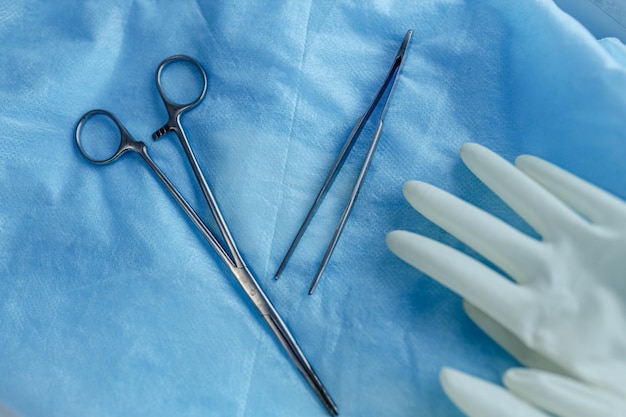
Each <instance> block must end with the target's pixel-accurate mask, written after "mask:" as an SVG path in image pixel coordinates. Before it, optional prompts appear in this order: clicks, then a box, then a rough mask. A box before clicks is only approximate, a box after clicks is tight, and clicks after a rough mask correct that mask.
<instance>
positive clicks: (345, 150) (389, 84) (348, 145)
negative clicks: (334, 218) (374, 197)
mask: <svg viewBox="0 0 626 417" xmlns="http://www.w3.org/2000/svg"><path fill="white" fill-rule="evenodd" d="M411 35H413V30H408V31H407V33H406V35H404V39H403V41H402V44H401V45H400V49H399V50H398V53H397V54H396V57H395V58H394V60H393V64H392V65H391V68H390V69H389V72H388V73H387V77H386V78H385V81H384V82H383V85H382V86H381V87H380V89H379V90H378V92H377V93H376V96H375V97H374V100H372V102H371V103H370V105H369V107H368V108H367V110H366V111H365V113H363V114H362V115H361V117H359V118H358V119H357V122H356V124H355V125H354V128H352V132H351V133H350V135H349V136H348V139H347V140H346V142H345V143H344V145H343V147H342V148H341V151H340V152H339V155H338V156H337V159H336V160H335V163H334V164H333V166H332V168H331V169H330V172H329V173H328V176H327V177H326V180H325V181H324V184H323V185H322V188H321V189H320V191H319V192H318V193H317V197H315V201H314V202H313V205H312V206H311V208H310V209H309V212H308V214H307V215H306V218H305V219H304V222H303V223H302V225H301V226H300V229H299V230H298V233H297V234H296V237H295V238H294V240H293V241H292V243H291V246H289V249H288V250H287V254H286V255H285V257H284V258H283V261H282V262H281V264H280V266H279V267H278V270H277V271H276V274H275V275H274V277H275V278H276V279H278V278H279V277H280V275H281V274H282V272H283V270H284V269H285V266H287V263H288V262H289V259H290V258H291V255H293V252H294V251H295V249H296V246H298V243H299V242H300V239H302V236H303V235H304V232H305V231H306V229H307V227H308V226H309V223H311V220H312V219H313V216H314V215H315V212H316V211H317V209H318V208H319V206H320V204H321V203H322V201H323V200H324V197H325V196H326V193H327V192H328V190H329V189H330V187H331V185H332V184H333V182H334V181H335V178H336V177H337V174H338V173H339V170H340V169H341V167H342V166H343V164H344V162H345V160H346V158H347V156H348V154H349V153H350V151H351V150H352V147H353V146H354V143H355V142H356V139H357V138H358V137H359V135H360V134H361V131H362V130H363V127H364V126H365V124H366V123H367V121H368V120H369V118H370V116H371V115H372V113H373V112H374V110H375V109H376V107H377V105H378V103H379V102H380V100H381V99H382V97H383V96H384V94H385V92H386V91H387V89H388V88H389V94H388V95H387V98H386V99H385V102H384V107H383V110H382V112H381V114H380V117H379V119H378V124H377V125H376V130H375V131H374V136H373V137H372V140H371V142H370V144H369V147H368V149H367V153H366V154H365V159H364V160H363V165H362V166H361V170H360V171H359V174H358V176H357V178H356V181H355V183H354V186H353V188H352V192H351V193H350V198H349V199H348V203H347V204H346V206H345V208H344V210H343V214H342V215H341V218H340V220H339V224H338V225H337V228H336V229H335V232H334V234H333V236H332V238H331V240H330V244H329V245H328V248H327V249H326V253H325V254H324V258H323V259H322V262H321V263H320V266H319V268H318V270H317V273H316V274H315V277H314V278H313V282H312V283H311V286H310V288H309V294H313V291H315V288H316V287H317V284H318V283H319V280H320V278H321V277H322V274H323V273H324V270H325V269H326V266H327V265H328V262H329V261H330V257H331V256H332V254H333V251H334V250H335V246H336V245H337V242H338V241H339V237H340V236H341V233H342V232H343V229H344V226H345V224H346V221H347V220H348V216H350V212H351V211H352V208H353V207H354V202H355V201H356V198H357V196H358V194H359V191H360V190H361V185H362V184H363V180H364V178H365V174H366V173H367V170H368V169H369V166H370V164H371V162H372V157H373V156H374V152H375V151H376V147H377V146H378V142H379V141H380V136H381V134H382V130H383V119H384V118H385V115H386V113H387V109H388V105H389V99H390V97H391V95H392V93H393V90H394V87H395V85H396V81H397V79H398V73H399V72H400V68H401V66H402V63H403V62H404V55H405V53H406V49H407V46H408V44H409V41H410V40H411Z"/></svg>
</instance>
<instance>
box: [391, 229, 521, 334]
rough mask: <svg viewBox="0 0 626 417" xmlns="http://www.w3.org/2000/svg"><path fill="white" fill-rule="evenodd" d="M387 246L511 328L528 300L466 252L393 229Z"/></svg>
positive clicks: (513, 286)
mask: <svg viewBox="0 0 626 417" xmlns="http://www.w3.org/2000/svg"><path fill="white" fill-rule="evenodd" d="M387 246H388V247H389V249H390V250H391V251H392V252H393V253H395V254H396V255H397V256H398V257H400V258H401V259H402V260H404V261H405V262H407V263H408V264H410V265H412V266H413V267H415V268H417V269H419V270H421V271H422V272H424V273H425V274H427V275H429V276H431V277H432V278H434V279H436V280H437V281H439V282H440V283H441V284H443V285H445V286H446V287H448V288H450V289H451V290H452V291H454V292H456V293H457V294H459V295H460V296H461V297H463V298H466V299H468V300H469V301H470V302H472V303H473V304H475V305H477V306H480V308H481V309H482V310H483V311H485V312H486V313H487V314H489V315H491V316H492V317H498V320H500V322H501V323H502V324H503V325H504V326H506V327H508V328H511V329H516V328H520V327H521V326H520V325H519V324H520V323H519V320H520V319H522V318H523V314H522V313H523V312H524V311H527V310H528V308H529V304H530V294H529V293H528V290H527V289H525V288H523V287H520V286H518V285H516V284H514V283H513V282H511V281H509V280H508V279H506V278H504V277H503V276H502V275H500V274H498V273H497V272H495V271H494V270H493V269H491V268H489V267H487V266H486V265H484V264H482V263H480V262H478V261H477V260H475V259H473V258H472V257H470V256H467V255H466V254H464V253H462V252H460V251H458V250H456V249H454V248H451V247H449V246H447V245H444V244H442V243H440V242H437V241H436V240H433V239H430V238H427V237H424V236H421V235H417V234H415V233H411V232H406V231H401V230H396V231H393V232H391V233H389V234H388V235H387Z"/></svg>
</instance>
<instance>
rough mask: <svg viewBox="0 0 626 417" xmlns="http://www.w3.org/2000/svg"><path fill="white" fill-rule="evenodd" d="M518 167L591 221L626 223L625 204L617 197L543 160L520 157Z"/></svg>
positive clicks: (517, 160)
mask: <svg viewBox="0 0 626 417" xmlns="http://www.w3.org/2000/svg"><path fill="white" fill-rule="evenodd" d="M515 165H516V166H517V167H518V168H519V169H520V170H521V171H523V172H524V173H525V174H526V175H528V176H529V177H531V178H532V179H534V180H535V181H537V182H538V183H539V184H541V185H542V186H544V187H545V188H546V189H548V190H549V191H550V192H551V193H552V194H554V195H555V196H557V197H558V198H560V199H561V200H562V201H563V202H565V203H566V204H568V205H569V206H570V207H572V208H573V209H574V210H576V211H578V212H580V213H581V214H582V215H583V216H585V217H587V218H588V219H590V220H592V221H594V222H596V223H603V224H614V223H616V222H619V223H621V224H623V223H624V221H626V204H625V203H624V202H623V201H622V200H620V199H619V198H617V197H615V196H614V195H612V194H610V193H608V192H606V191H604V190H602V189H601V188H598V187H596V186H595V185H593V184H591V183H589V182H587V181H585V180H583V179H581V178H579V177H577V176H575V175H573V174H571V173H569V172H567V171H565V170H564V169H562V168H559V167H557V166H556V165H553V164H551V163H549V162H547V161H544V160H543V159H541V158H537V157H536V156H531V155H521V156H519V157H518V158H517V159H516V160H515Z"/></svg>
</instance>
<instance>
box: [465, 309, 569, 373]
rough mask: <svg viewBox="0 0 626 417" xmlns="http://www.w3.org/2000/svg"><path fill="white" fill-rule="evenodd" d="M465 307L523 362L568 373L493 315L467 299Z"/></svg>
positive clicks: (477, 321) (489, 333)
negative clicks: (532, 347) (530, 346)
mask: <svg viewBox="0 0 626 417" xmlns="http://www.w3.org/2000/svg"><path fill="white" fill-rule="evenodd" d="M463 308H464V309H465V312H466V313H467V315H468V316H469V318H470V319H471V320H472V321H473V322H474V323H476V325H477V326H478V327H480V328H481V329H482V330H483V331H484V332H485V333H487V335H488V336H489V337H491V338H492V339H493V340H494V341H495V342H496V343H497V344H499V345H500V346H502V348H503V349H504V350H506V351H507V352H508V353H509V354H511V356H513V357H514V358H515V359H517V360H518V361H520V362H521V363H522V364H524V365H526V366H528V367H530V368H534V369H542V370H545V371H550V372H556V373H560V374H567V372H566V371H565V370H564V369H563V368H562V367H561V366H559V365H558V364H556V363H555V362H553V361H552V360H550V359H548V358H546V357H545V356H543V355H542V354H540V353H539V352H536V351H534V350H533V349H531V348H529V347H528V346H526V344H524V342H522V340H521V339H520V338H519V337H517V336H516V335H515V334H514V333H512V332H511V331H510V330H508V329H507V328H505V327H504V326H502V325H501V324H500V323H498V322H497V321H495V320H494V319H493V318H491V316H489V315H487V314H485V313H484V312H483V311H482V310H481V309H479V308H478V307H476V306H475V305H473V304H472V303H470V302H468V301H467V300H465V301H464V302H463Z"/></svg>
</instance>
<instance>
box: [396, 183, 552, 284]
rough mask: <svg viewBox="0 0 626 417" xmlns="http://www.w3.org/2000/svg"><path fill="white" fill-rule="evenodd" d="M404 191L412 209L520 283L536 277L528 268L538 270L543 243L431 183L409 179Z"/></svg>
mask: <svg viewBox="0 0 626 417" xmlns="http://www.w3.org/2000/svg"><path fill="white" fill-rule="evenodd" d="M403 192H404V196H405V197H406V199H407V201H408V202H409V203H410V204H411V205H412V206H413V208H415V209H416V210H417V211H419V212H420V213H421V214H423V215H424V216H425V217H426V218H428V219H429V220H430V221H432V222H433V223H435V224H436V225H438V226H439V227H441V228H442V229H444V230H445V231H447V232H448V233H450V234H452V235H453V236H455V237H456V238H458V239H459V240H461V241H462V242H463V243H465V244H467V245H468V246H470V247H471V248H473V249H474V250H476V251H477V252H478V253H480V254H481V255H483V256H484V257H485V258H487V259H488V260H489V261H491V262H493V263H494V264H495V265H497V266H498V267H500V268H502V270H503V271H504V272H506V273H507V274H509V275H510V276H511V277H512V278H514V279H515V280H517V281H518V282H525V281H527V280H528V279H530V278H534V276H529V275H528V271H530V270H536V269H538V267H537V268H535V267H533V265H534V264H536V263H537V262H538V260H539V259H541V257H540V252H541V242H539V241H537V240H536V239H534V238H531V237H529V236H527V235H526V234H524V233H522V232H520V231H519V230H517V229H515V228H513V227H511V226H510V225H508V224H506V223H505V222H503V221H502V220H500V219H498V218H497V217H495V216H492V215H491V214H489V213H487V212H485V211H484V210H481V209H479V208H478V207H475V206H473V205H471V204H469V203H467V202H465V201H463V200H461V199H459V198H457V197H455V196H453V195H452V194H449V193H447V192H445V191H443V190H440V189H438V188H436V187H434V186H432V185H429V184H426V183H423V182H419V181H409V182H407V183H406V184H405V185H404V187H403Z"/></svg>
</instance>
